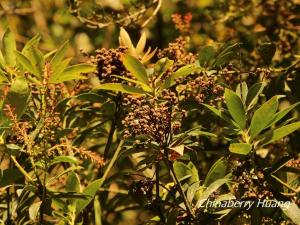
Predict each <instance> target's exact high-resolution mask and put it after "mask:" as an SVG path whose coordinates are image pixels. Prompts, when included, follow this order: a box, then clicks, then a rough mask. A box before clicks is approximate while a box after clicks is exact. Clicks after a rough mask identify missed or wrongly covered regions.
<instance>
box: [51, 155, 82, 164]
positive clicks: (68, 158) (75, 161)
mask: <svg viewBox="0 0 300 225" xmlns="http://www.w3.org/2000/svg"><path fill="white" fill-rule="evenodd" d="M57 163H71V164H78V163H79V162H78V159H77V158H76V157H74V156H69V155H60V156H56V157H55V158H54V159H52V160H51V162H50V165H54V164H57Z"/></svg>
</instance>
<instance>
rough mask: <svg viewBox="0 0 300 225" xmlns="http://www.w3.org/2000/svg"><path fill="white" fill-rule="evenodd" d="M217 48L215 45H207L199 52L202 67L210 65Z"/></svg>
mask: <svg viewBox="0 0 300 225" xmlns="http://www.w3.org/2000/svg"><path fill="white" fill-rule="evenodd" d="M215 55H216V50H215V48H214V47H213V46H210V45H208V46H205V47H204V48H202V49H201V51H200V54H199V64H200V66H202V67H206V66H208V65H209V62H210V61H211V60H212V59H213V58H214V57H215Z"/></svg>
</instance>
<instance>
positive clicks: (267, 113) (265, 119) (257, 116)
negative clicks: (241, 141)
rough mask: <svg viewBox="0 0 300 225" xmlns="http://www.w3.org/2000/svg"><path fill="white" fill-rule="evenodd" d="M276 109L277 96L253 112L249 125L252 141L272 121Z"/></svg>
mask: <svg viewBox="0 0 300 225" xmlns="http://www.w3.org/2000/svg"><path fill="white" fill-rule="evenodd" d="M277 108H278V96H274V97H272V98H271V99H270V100H269V101H267V102H265V103H264V104H263V105H262V106H261V107H260V108H259V109H258V110H256V111H255V113H254V115H253V117H252V120H251V124H250V136H251V139H252V140H253V139H254V138H255V137H256V136H257V135H258V134H259V133H260V132H261V131H263V130H264V129H265V128H266V127H267V125H268V124H269V123H270V122H271V121H272V120H273V119H274V116H275V113H276V110H277Z"/></svg>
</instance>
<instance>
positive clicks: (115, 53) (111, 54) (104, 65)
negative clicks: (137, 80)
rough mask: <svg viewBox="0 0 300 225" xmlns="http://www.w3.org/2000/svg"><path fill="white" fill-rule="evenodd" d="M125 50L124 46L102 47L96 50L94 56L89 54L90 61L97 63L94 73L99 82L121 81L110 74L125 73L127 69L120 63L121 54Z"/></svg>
mask: <svg viewBox="0 0 300 225" xmlns="http://www.w3.org/2000/svg"><path fill="white" fill-rule="evenodd" d="M126 50H127V48H126V47H118V48H117V49H105V48H102V49H98V50H96V56H91V62H92V63H94V64H96V65H97V74H96V75H97V76H98V78H99V80H100V81H101V82H104V83H117V82H121V80H120V79H119V78H117V77H113V76H112V75H118V76H126V75H127V71H126V69H125V67H124V65H123V63H122V56H123V54H124V53H125V52H126Z"/></svg>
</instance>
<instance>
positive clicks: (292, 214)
mask: <svg viewBox="0 0 300 225" xmlns="http://www.w3.org/2000/svg"><path fill="white" fill-rule="evenodd" d="M279 206H280V208H281V210H282V212H283V213H284V214H285V215H286V216H287V217H289V218H290V219H291V220H292V221H293V222H294V223H295V224H300V209H299V207H298V206H297V205H296V204H295V203H294V202H290V205H289V207H284V206H282V205H281V204H279Z"/></svg>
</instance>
